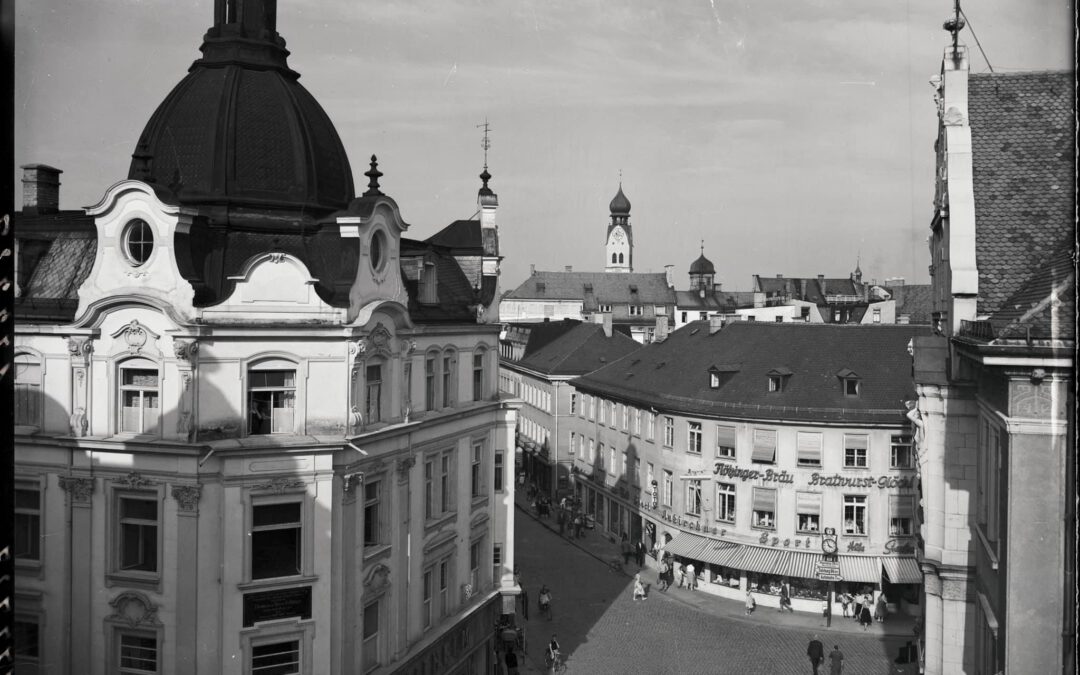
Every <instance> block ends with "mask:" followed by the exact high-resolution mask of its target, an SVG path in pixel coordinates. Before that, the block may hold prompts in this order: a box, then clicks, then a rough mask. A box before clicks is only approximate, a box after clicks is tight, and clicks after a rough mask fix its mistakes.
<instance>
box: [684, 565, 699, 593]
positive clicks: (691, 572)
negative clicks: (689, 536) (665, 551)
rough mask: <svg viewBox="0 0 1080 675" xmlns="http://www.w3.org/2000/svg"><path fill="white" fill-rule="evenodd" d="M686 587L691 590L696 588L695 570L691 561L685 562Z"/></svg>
mask: <svg viewBox="0 0 1080 675" xmlns="http://www.w3.org/2000/svg"><path fill="white" fill-rule="evenodd" d="M686 588H687V589H688V590H691V591H692V590H694V589H695V588H697V570H695V569H694V563H692V562H689V563H686Z"/></svg>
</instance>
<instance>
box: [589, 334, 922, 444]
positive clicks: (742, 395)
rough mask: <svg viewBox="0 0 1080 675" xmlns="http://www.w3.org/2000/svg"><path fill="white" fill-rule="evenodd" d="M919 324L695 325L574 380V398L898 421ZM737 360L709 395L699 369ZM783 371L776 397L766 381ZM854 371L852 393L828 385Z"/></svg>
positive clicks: (710, 412)
mask: <svg viewBox="0 0 1080 675" xmlns="http://www.w3.org/2000/svg"><path fill="white" fill-rule="evenodd" d="M929 334H930V328H929V327H928V326H912V325H907V326H904V325H901V326H893V325H871V326H862V325H835V324H787V323H783V324H778V323H758V322H734V323H730V324H728V325H726V326H725V327H724V328H722V329H721V330H719V331H716V332H715V333H712V334H710V332H709V324H708V322H707V321H695V322H692V323H689V324H687V325H686V326H684V327H683V328H680V329H679V330H677V331H675V332H673V333H671V334H670V335H669V336H668V338H667V339H666V340H665V341H664V342H660V343H653V344H650V345H646V346H644V347H642V348H641V349H640V350H638V351H636V352H634V353H633V354H632V355H631V356H629V357H625V358H623V359H621V360H619V361H617V362H615V363H612V364H610V365H608V366H605V367H604V368H601V369H600V370H597V371H596V372H594V373H591V374H589V375H586V376H583V377H580V378H578V379H576V380H574V384H575V386H577V387H578V388H579V389H581V390H582V391H586V392H591V393H598V394H601V395H605V396H609V397H612V398H616V399H619V400H624V401H628V402H631V403H633V404H634V405H639V406H642V407H653V408H656V409H658V410H665V411H673V412H679V413H684V414H692V415H705V416H721V417H741V418H780V419H785V420H788V419H790V420H818V421H841V420H842V421H848V422H877V423H881V422H885V423H888V422H896V423H899V422H902V421H903V419H904V418H903V414H902V412H903V410H904V401H905V400H910V399H911V398H913V397H914V383H913V381H912V374H911V356H910V355H909V354H908V351H907V346H908V342H909V341H910V340H911V338H912V337H914V336H916V335H929ZM717 363H732V364H733V363H737V364H739V369H738V370H737V371H734V372H731V373H730V375H728V376H727V378H726V379H724V380H723V381H722V383H721V385H720V386H719V387H718V388H716V389H713V388H712V387H711V386H710V385H711V383H710V378H709V377H708V373H709V369H710V368H711V367H712V366H714V364H717ZM781 364H782V366H783V367H785V368H787V369H788V370H790V371H791V375H790V376H788V377H787V379H786V382H785V383H784V388H783V390H782V391H772V392H770V391H769V390H768V378H767V374H768V373H769V372H770V371H773V370H775V369H777V368H778V367H779V366H780V365H781ZM845 369H847V370H850V371H852V372H856V373H858V376H859V378H860V389H859V395H858V396H845V395H844V392H843V390H842V388H841V386H840V382H839V380H838V378H837V373H839V372H841V371H843V370H845Z"/></svg>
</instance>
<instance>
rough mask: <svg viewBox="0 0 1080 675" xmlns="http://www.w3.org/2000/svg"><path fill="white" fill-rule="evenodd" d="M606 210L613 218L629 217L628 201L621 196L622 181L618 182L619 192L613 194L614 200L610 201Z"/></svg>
mask: <svg viewBox="0 0 1080 675" xmlns="http://www.w3.org/2000/svg"><path fill="white" fill-rule="evenodd" d="M608 210H609V211H611V215H613V216H628V215H630V200H629V199H627V198H626V195H624V194H623V191H622V181H619V191H618V192H617V193H616V194H615V198H614V199H612V200H611V204H610V205H608Z"/></svg>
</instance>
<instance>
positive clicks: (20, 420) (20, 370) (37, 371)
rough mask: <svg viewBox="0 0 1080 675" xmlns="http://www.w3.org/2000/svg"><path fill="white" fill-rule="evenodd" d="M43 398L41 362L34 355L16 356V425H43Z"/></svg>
mask: <svg viewBox="0 0 1080 675" xmlns="http://www.w3.org/2000/svg"><path fill="white" fill-rule="evenodd" d="M41 396H42V394H41V362H40V361H39V360H38V358H37V357H36V356H34V355H32V354H16V355H15V424H16V425H26V426H35V427H36V426H40V425H41Z"/></svg>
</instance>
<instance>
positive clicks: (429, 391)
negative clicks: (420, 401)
mask: <svg viewBox="0 0 1080 675" xmlns="http://www.w3.org/2000/svg"><path fill="white" fill-rule="evenodd" d="M424 409H425V410H434V409H435V356H434V355H429V356H428V357H427V358H426V359H424Z"/></svg>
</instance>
